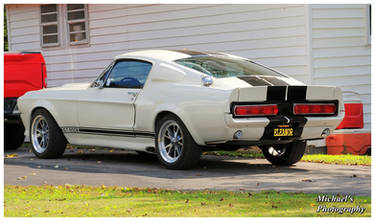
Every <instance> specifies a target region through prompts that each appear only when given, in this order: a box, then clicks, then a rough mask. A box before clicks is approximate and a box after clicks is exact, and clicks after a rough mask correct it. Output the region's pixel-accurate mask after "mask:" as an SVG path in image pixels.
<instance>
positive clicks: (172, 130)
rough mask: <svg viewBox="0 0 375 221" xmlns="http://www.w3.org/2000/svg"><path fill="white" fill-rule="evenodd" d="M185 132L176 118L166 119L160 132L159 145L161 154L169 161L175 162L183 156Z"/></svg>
mask: <svg viewBox="0 0 375 221" xmlns="http://www.w3.org/2000/svg"><path fill="white" fill-rule="evenodd" d="M183 144H184V142H183V134H182V130H181V128H180V126H179V125H178V124H177V122H176V121H174V120H167V121H165V122H164V123H163V124H162V125H161V127H160V130H159V133H158V147H159V152H160V156H161V157H162V158H163V160H165V161H166V162H167V163H174V162H176V161H177V160H178V158H179V157H180V156H181V154H182V151H183V147H184V145H183Z"/></svg>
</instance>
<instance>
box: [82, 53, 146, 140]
mask: <svg viewBox="0 0 375 221" xmlns="http://www.w3.org/2000/svg"><path fill="white" fill-rule="evenodd" d="M151 67H152V64H151V63H150V62H147V61H142V60H133V59H124V60H117V61H116V62H114V63H113V64H112V65H111V66H110V67H108V68H107V69H106V70H105V71H104V73H103V74H102V75H101V77H100V78H99V79H98V80H97V81H96V82H95V83H94V84H93V86H92V87H90V88H88V90H87V91H85V92H84V93H82V94H81V95H80V99H79V100H80V102H79V104H78V122H79V127H80V131H82V132H90V131H91V132H97V133H106V134H108V133H110V132H111V131H112V132H113V131H114V130H120V132H121V133H124V132H126V131H132V130H133V126H134V119H135V108H134V102H135V100H136V99H137V95H138V94H139V92H140V91H141V90H142V88H143V85H144V83H145V81H146V79H147V76H148V74H149V72H150V70H151Z"/></svg>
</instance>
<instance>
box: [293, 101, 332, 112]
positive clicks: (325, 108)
mask: <svg viewBox="0 0 375 221" xmlns="http://www.w3.org/2000/svg"><path fill="white" fill-rule="evenodd" d="M335 113H336V105H335V104H331V103H329V104H294V107H293V114H295V115H305V114H306V115H309V114H335Z"/></svg>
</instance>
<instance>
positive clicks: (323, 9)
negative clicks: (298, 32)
mask: <svg viewBox="0 0 375 221" xmlns="http://www.w3.org/2000/svg"><path fill="white" fill-rule="evenodd" d="M310 7H311V11H310V13H311V19H312V20H311V47H312V69H313V73H312V82H313V84H326V85H327V84H328V85H336V86H339V87H341V88H342V90H344V91H354V92H357V93H360V94H361V100H362V102H363V104H364V112H365V116H364V121H365V128H367V129H370V128H371V124H370V123H371V47H370V46H369V45H367V38H366V37H367V36H366V34H367V32H366V29H367V17H366V16H367V12H366V10H367V6H366V5H312V6H310Z"/></svg>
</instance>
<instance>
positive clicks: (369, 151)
mask: <svg viewBox="0 0 375 221" xmlns="http://www.w3.org/2000/svg"><path fill="white" fill-rule="evenodd" d="M365 155H367V156H371V146H370V147H368V149H367V151H366V153H365Z"/></svg>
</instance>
